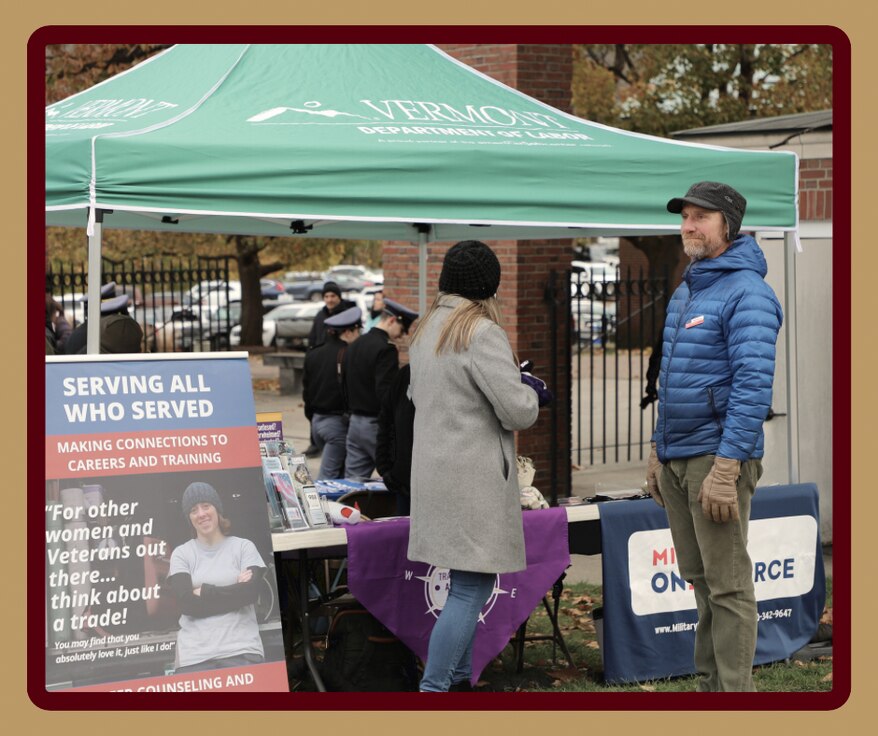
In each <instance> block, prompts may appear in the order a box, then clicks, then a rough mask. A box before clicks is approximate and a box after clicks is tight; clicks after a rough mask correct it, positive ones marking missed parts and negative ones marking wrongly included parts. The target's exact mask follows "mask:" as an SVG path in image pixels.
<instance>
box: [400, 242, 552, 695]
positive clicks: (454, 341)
mask: <svg viewBox="0 0 878 736" xmlns="http://www.w3.org/2000/svg"><path fill="white" fill-rule="evenodd" d="M499 285H500V262H499V260H498V259H497V256H496V255H495V254H494V252H493V251H492V250H491V249H490V248H489V247H488V246H487V245H485V244H484V243H482V242H479V241H476V240H466V241H463V242H460V243H457V244H456V245H454V246H452V247H451V248H450V249H449V250H448V252H447V253H446V255H445V259H444V261H443V263H442V272H441V275H440V277H439V295H438V296H437V297H436V299H435V300H434V302H433V304H432V305H431V307H430V309H429V310H428V312H427V314H426V315H425V316H424V318H423V320H422V322H421V324H420V326H419V327H418V329H417V332H415V334H414V336H413V338H412V344H411V348H410V350H409V356H410V365H411V396H412V401H413V402H414V407H415V416H414V446H413V449H412V465H411V525H410V529H409V542H408V558H409V559H410V560H417V561H420V562H425V563H427V564H430V565H435V566H436V567H446V568H448V569H449V570H450V577H451V587H450V589H449V592H448V598H447V600H446V603H445V606H444V607H443V609H442V612H441V613H440V615H439V618H438V620H437V621H436V624H435V626H434V627H433V631H432V633H431V635H430V642H429V646H428V651H427V662H426V666H425V668H424V674H423V677H422V679H421V683H420V690H421V691H425V692H445V691H448V690H455V691H456V690H470V689H472V687H471V679H472V647H473V639H474V637H475V632H476V627H477V625H478V618H479V613H480V611H481V609H482V607H483V606H484V604H485V602H486V601H487V600H488V597H489V596H490V595H491V592H492V591H493V589H494V582H495V580H496V576H497V574H498V573H506V572H515V571H518V570H523V569H525V567H526V562H525V549H524V533H523V530H522V518H521V505H520V501H519V489H518V476H517V474H516V470H515V469H516V453H515V438H514V432H515V431H517V430H523V429H527V428H528V427H530V426H531V425H532V424H533V423H534V422H535V421H536V420H537V415H538V413H539V407H540V405H541V404H543V403H544V401H546V400H548V398H549V392H548V389H547V388H546V386H545V384H543V382H542V381H540V380H539V379H537V378H536V377H535V376H529V375H528V376H525V375H523V374H522V373H521V371H520V368H519V364H518V361H517V360H516V358H515V356H514V355H513V352H512V348H511V347H510V345H509V339H508V338H507V336H506V332H505V331H504V330H503V328H502V327H501V326H500V308H499V304H498V301H497V298H496V293H497V289H498V287H499ZM531 379H532V380H531ZM541 392H542V394H541Z"/></svg>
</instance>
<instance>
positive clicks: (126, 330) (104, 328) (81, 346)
mask: <svg viewBox="0 0 878 736" xmlns="http://www.w3.org/2000/svg"><path fill="white" fill-rule="evenodd" d="M83 301H85V300H83ZM130 303H131V299H130V297H129V296H128V295H127V294H118V295H117V294H116V284H115V282H113V281H111V282H110V283H108V284H104V285H103V286H102V287H101V315H100V321H101V325H100V338H99V340H100V342H99V346H98V347H99V349H100V352H101V353H140V352H143V328H142V327H141V326H140V325H139V324H138V323H137V320H136V319H134V317H132V316H131V315H130V314H129V313H128V307H129V305H130ZM86 309H88V302H86ZM87 343H88V318H86V320H85V321H84V322H83V323H82V324H81V325H79V326H78V327H77V328H76V329H75V330H73V331H72V332H71V333H70V336H69V337H68V338H67V344H66V346H65V348H64V352H65V353H66V354H67V355H83V354H85V352H86V350H87V349H88V344H87Z"/></svg>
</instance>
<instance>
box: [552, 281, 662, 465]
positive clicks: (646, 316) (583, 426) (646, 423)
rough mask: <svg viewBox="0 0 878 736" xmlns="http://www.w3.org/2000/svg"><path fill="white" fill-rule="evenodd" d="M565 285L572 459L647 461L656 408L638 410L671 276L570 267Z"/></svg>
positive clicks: (589, 462)
mask: <svg viewBox="0 0 878 736" xmlns="http://www.w3.org/2000/svg"><path fill="white" fill-rule="evenodd" d="M567 274H568V278H569V281H570V325H571V332H572V339H571V345H572V356H571V361H572V365H571V406H572V418H571V425H572V427H571V431H572V442H571V451H572V458H571V460H572V462H573V463H574V465H578V466H580V467H584V466H590V465H600V464H611V463H612V464H619V463H628V462H636V461H642V460H644V459H645V458H646V457H647V456H648V454H649V442H650V437H651V436H652V432H653V429H654V428H655V420H656V416H655V403H650V404H649V405H648V406H647V407H646V408H645V409H641V399H642V397H643V396H644V392H645V387H646V380H647V369H648V365H649V358H650V355H651V354H652V351H653V348H654V346H655V344H656V342H657V340H659V339H660V337H661V330H662V327H663V325H664V319H665V309H666V307H667V300H668V298H669V296H670V289H669V285H670V279H669V277H667V276H662V277H656V276H653V275H651V274H648V273H645V272H644V271H643V270H642V269H641V270H638V272H636V273H635V272H633V270H632V269H630V268H625V269H619V268H616V267H596V268H574V269H572V270H570V271H568V272H567Z"/></svg>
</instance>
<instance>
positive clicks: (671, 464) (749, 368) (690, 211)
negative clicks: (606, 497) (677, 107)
mask: <svg viewBox="0 0 878 736" xmlns="http://www.w3.org/2000/svg"><path fill="white" fill-rule="evenodd" d="M746 205H747V202H746V200H745V199H744V197H743V196H741V194H740V193H739V192H737V191H736V190H735V189H733V188H732V187H730V186H728V185H727V184H721V183H718V182H706V181H703V182H698V183H697V184H693V185H692V186H691V187H690V189H689V191H688V192H687V193H686V195H685V196H684V197H678V198H674V199H672V200H670V201H669V202H668V205H667V207H668V211H670V212H674V213H680V215H681V216H682V224H681V227H680V232H681V235H682V237H683V249H684V250H685V252H686V255H688V256H689V257H690V258H691V259H692V260H691V263H690V264H689V266H688V267H687V268H686V271H685V272H684V274H683V283H682V284H680V286H679V287H678V288H677V290H676V292H674V295H673V297H672V298H671V301H670V303H669V304H668V312H667V319H666V322H665V328H664V335H663V346H662V362H661V373H660V375H659V392H658V393H659V405H658V406H659V411H658V422H657V424H656V431H655V434H654V435H653V443H652V452H651V454H650V457H649V460H648V464H647V487H648V489H649V492H650V495H651V496H652V497H653V499H655V501H656V503H658V504H659V505H660V506H664V507H665V510H666V511H667V514H668V523H669V525H670V528H671V535H672V537H673V540H674V547H675V550H676V556H677V561H678V563H679V566H680V573H681V574H682V576H683V577H684V578H685V579H686V580H687V581H689V582H690V583H691V584H692V586H693V587H694V590H695V600H696V604H697V607H698V626H697V628H696V632H695V667H696V670H697V672H698V674H699V676H700V680H699V683H698V690H701V691H723V690H726V691H727V690H732V691H748V690H753V689H754V687H753V677H752V668H753V655H754V653H755V651H756V616H757V611H756V596H755V591H754V586H753V565H752V562H751V561H750V557H749V555H748V554H747V527H748V522H749V519H750V500H751V498H752V496H753V492H754V490H755V488H756V483H757V481H758V480H759V478H760V476H761V475H762V463H761V458H762V456H763V454H764V436H763V433H762V425H763V422H764V421H765V419H766V416H767V415H768V411H769V408H770V407H771V387H772V381H773V378H774V356H775V343H776V341H777V333H778V330H779V329H780V325H781V322H782V320H783V313H782V311H781V307H780V304H779V303H778V300H777V297H776V296H775V294H774V292H773V291H772V289H771V287H770V286H768V284H766V283H765V280H764V278H765V274H766V272H767V266H766V263H765V256H763V254H762V251H761V250H760V249H759V246H758V245H757V244H756V241H755V240H753V238H751V237H750V236H749V235H739V234H738V230H739V228H740V226H741V221H742V220H743V218H744V210H745V208H746Z"/></svg>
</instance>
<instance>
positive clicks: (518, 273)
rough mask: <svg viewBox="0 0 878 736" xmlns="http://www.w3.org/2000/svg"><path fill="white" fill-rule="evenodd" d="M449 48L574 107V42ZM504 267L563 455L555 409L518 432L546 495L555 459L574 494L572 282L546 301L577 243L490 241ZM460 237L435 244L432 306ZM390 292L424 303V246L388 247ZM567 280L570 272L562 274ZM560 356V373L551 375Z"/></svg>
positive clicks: (524, 350)
mask: <svg viewBox="0 0 878 736" xmlns="http://www.w3.org/2000/svg"><path fill="white" fill-rule="evenodd" d="M439 46H440V48H442V49H443V50H444V51H445V52H446V53H448V54H450V55H451V56H454V57H455V58H457V59H459V60H460V61H462V62H464V63H465V64H468V65H470V66H472V67H474V68H476V69H478V70H479V71H481V72H484V73H485V74H488V75H489V76H491V77H493V78H494V79H497V80H498V81H500V82H502V83H504V84H507V85H509V86H511V87H514V88H516V89H518V90H519V91H521V92H523V93H525V94H528V95H530V96H532V97H535V98H537V99H540V100H542V101H543V102H546V103H548V104H550V105H552V106H553V107H557V108H559V109H562V110H565V111H569V110H570V81H571V75H572V48H571V46H570V45H565V44H556V45H517V44H500V45H495V46H492V45H480V44H471V45H466V44H444V45H443V44H440V45H439ZM488 244H489V245H490V246H491V247H492V248H493V249H494V251H495V252H496V253H497V257H498V258H499V260H500V266H501V268H502V277H501V281H500V290H499V298H500V302H501V307H502V312H503V326H504V327H505V329H506V332H507V334H508V335H509V341H510V343H511V345H512V349H513V350H514V351H515V352H516V354H517V355H518V356H519V357H520V358H521V359H522V360H524V359H530V360H532V361H533V362H534V365H535V368H534V372H535V373H536V374H537V375H539V376H540V377H541V378H543V379H544V380H546V381H547V382H548V383H550V387H551V389H552V390H553V392H554V393H555V396H556V402H555V406H556V422H555V431H556V433H557V437H556V440H555V448H554V449H555V454H554V458H553V454H552V449H553V448H552V415H551V412H550V410H549V409H548V408H544V409H542V410H541V411H540V418H539V420H538V421H537V424H536V425H535V426H534V427H532V428H531V429H529V430H527V431H525V432H521V433H520V434H519V437H518V451H519V453H520V454H523V455H527V456H529V457H532V458H533V460H534V464H535V466H536V468H537V474H536V476H535V478H534V485H535V486H536V487H537V488H539V489H540V490H541V491H542V492H543V493H544V494H545V495H546V497H549V495H550V493H551V472H552V471H551V468H552V464H553V460H554V463H555V465H554V467H555V472H556V474H557V485H556V488H557V493H558V495H559V496H565V495H568V494H569V487H570V486H569V482H570V445H569V431H570V397H569V395H568V393H569V392H568V382H569V377H570V361H569V358H568V357H567V356H568V352H567V350H568V348H567V345H566V339H567V329H566V324H563V320H564V319H565V315H566V314H567V309H568V307H567V300H568V299H569V287H567V286H566V284H561V285H560V287H559V289H558V290H557V294H558V295H559V296H560V299H561V303H560V304H559V305H552V306H550V305H549V304H547V303H546V298H545V297H546V285H547V283H548V279H549V274H550V272H551V271H552V270H553V269H557V270H560V271H561V272H563V271H565V270H566V269H567V268H568V267H569V264H570V260H571V254H572V242H571V241H569V240H564V241H557V240H555V241H519V242H516V241H488ZM451 245H453V244H452V243H431V244H430V246H429V248H428V260H427V264H428V265H427V305H428V306H429V304H430V303H431V302H432V300H433V298H434V297H435V295H436V291H437V288H438V282H439V272H440V271H441V268H442V259H443V257H444V255H445V252H446V251H447V250H448V248H449V247H451ZM383 260H384V278H385V293H386V294H387V295H388V296H389V297H390V298H391V299H395V300H397V301H400V302H402V303H403V304H406V305H408V306H412V307H415V308H416V307H417V304H418V249H417V247H416V246H413V245H411V244H401V243H388V244H386V245H385V247H384V252H383ZM562 280H563V277H562ZM553 321H556V322H559V324H557V328H558V333H559V337H560V344H559V347H558V350H557V353H556V355H555V356H553V355H552V348H551V345H552V343H551V325H552V322H553ZM553 357H555V361H554V362H555V364H556V371H557V372H556V375H555V379H554V380H552V378H551V370H552V364H553Z"/></svg>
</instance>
